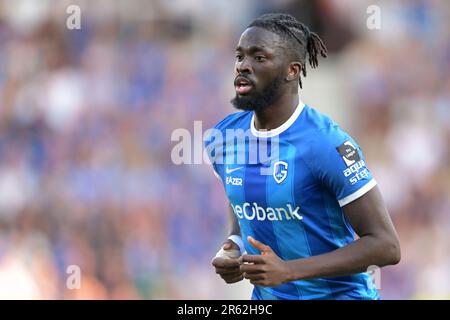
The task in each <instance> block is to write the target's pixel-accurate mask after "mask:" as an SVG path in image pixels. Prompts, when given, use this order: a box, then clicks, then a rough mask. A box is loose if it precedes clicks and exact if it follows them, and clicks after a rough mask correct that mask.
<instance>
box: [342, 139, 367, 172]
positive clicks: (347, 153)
mask: <svg viewBox="0 0 450 320" xmlns="http://www.w3.org/2000/svg"><path fill="white" fill-rule="evenodd" d="M336 150H337V151H338V152H339V154H340V155H341V157H342V159H343V160H344V162H345V164H346V165H347V167H350V166H351V165H352V164H354V163H355V162H358V161H360V160H361V157H360V156H359V153H358V150H357V149H356V148H355V146H354V145H353V143H351V142H350V141H345V142H344V143H343V144H341V145H340V146H339V147H337V148H336Z"/></svg>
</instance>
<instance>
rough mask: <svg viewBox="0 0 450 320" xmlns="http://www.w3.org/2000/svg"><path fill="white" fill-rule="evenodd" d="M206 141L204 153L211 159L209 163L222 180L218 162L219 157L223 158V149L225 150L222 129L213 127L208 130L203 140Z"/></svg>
mask: <svg viewBox="0 0 450 320" xmlns="http://www.w3.org/2000/svg"><path fill="white" fill-rule="evenodd" d="M203 143H204V153H205V154H206V156H207V159H208V160H209V162H210V163H209V164H210V165H211V167H212V169H213V172H214V175H215V176H216V177H217V178H218V179H220V180H222V177H221V174H220V170H219V166H218V163H220V161H218V159H219V160H220V159H221V154H220V153H221V151H222V150H223V141H222V134H221V131H220V130H218V129H217V128H212V129H209V130H208V133H207V134H206V135H205V138H204V140H203Z"/></svg>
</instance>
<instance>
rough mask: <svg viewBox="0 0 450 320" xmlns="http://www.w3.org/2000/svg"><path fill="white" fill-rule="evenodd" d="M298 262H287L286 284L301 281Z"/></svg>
mask: <svg viewBox="0 0 450 320" xmlns="http://www.w3.org/2000/svg"><path fill="white" fill-rule="evenodd" d="M296 262H297V261H294V260H288V261H285V263H286V269H287V271H286V279H287V280H286V282H291V281H296V280H301V279H302V276H301V275H300V272H299V270H298V266H297V263H296Z"/></svg>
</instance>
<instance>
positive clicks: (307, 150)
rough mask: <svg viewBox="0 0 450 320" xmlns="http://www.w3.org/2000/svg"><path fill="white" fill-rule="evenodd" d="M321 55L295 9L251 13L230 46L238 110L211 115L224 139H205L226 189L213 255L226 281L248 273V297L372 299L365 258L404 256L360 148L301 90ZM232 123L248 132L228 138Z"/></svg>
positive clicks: (378, 260) (378, 262)
mask: <svg viewBox="0 0 450 320" xmlns="http://www.w3.org/2000/svg"><path fill="white" fill-rule="evenodd" d="M318 55H321V56H323V57H326V48H325V46H324V44H323V43H322V41H321V39H320V38H319V37H318V36H317V34H315V33H312V32H310V31H309V29H308V28H307V27H306V26H305V25H303V24H302V23H300V22H298V21H297V20H296V19H295V18H294V17H292V16H290V15H286V14H267V15H263V16H261V17H259V18H257V19H256V20H255V21H254V22H253V23H251V24H250V25H249V27H248V28H247V29H246V30H245V31H244V33H243V34H242V35H241V37H240V39H239V43H238V45H237V48H236V65H235V73H236V78H235V80H234V86H235V90H236V96H235V98H233V99H232V101H231V102H232V104H233V105H234V106H235V107H236V108H237V109H240V110H243V112H238V113H234V114H231V115H229V116H228V117H226V118H225V119H224V120H222V121H221V122H220V123H219V124H217V125H216V126H215V128H214V129H215V130H216V133H217V132H219V133H221V134H223V137H225V138H223V139H219V138H218V136H217V134H216V135H211V136H210V137H209V138H208V139H206V141H205V145H206V149H207V150H208V152H209V155H210V158H211V162H212V165H213V168H214V171H215V173H216V174H217V175H218V176H219V177H220V178H221V180H222V182H223V185H224V188H225V191H226V194H227V197H228V199H229V221H230V230H229V235H230V237H229V238H228V239H227V240H226V241H225V242H224V244H223V246H222V248H221V250H220V251H219V252H218V254H217V255H216V257H215V258H214V259H213V261H212V264H213V266H214V267H215V271H216V273H217V274H219V275H220V276H221V277H222V278H223V279H224V280H225V281H226V282H227V283H234V282H238V281H241V280H243V279H244V278H245V279H248V280H250V282H251V283H252V284H253V285H254V290H253V294H252V299H379V295H378V292H377V290H376V288H374V286H373V285H372V283H371V279H370V276H369V274H368V273H367V270H368V268H370V267H374V266H376V267H382V266H386V265H392V264H397V263H398V262H399V261H400V246H399V240H398V237H397V234H396V231H395V229H394V226H393V224H392V221H391V219H390V217H389V214H388V212H387V210H386V207H385V205H384V202H383V199H382V197H381V194H380V191H379V189H378V187H377V184H376V182H375V180H374V178H373V177H372V175H371V173H370V171H369V170H368V168H367V167H366V163H365V160H364V157H363V154H362V152H361V149H360V147H359V146H358V144H357V143H356V142H355V140H353V139H352V138H351V137H350V136H349V135H348V134H347V133H346V132H345V131H343V130H342V129H341V128H340V127H339V126H338V125H337V124H336V123H334V122H333V121H332V120H331V119H330V118H328V117H327V116H325V115H323V114H321V113H319V112H318V111H316V110H315V109H313V108H311V107H309V106H307V105H305V104H304V103H303V102H301V100H300V98H299V95H298V87H299V86H300V87H301V85H302V82H301V75H303V76H306V59H308V60H309V63H310V65H311V67H313V68H315V67H317V65H318ZM233 130H234V131H236V130H238V131H239V130H240V131H241V132H249V135H248V136H247V137H246V138H245V139H244V140H241V141H240V142H237V143H236V142H235V141H236V140H238V139H237V138H236V137H233V138H232V140H230V139H229V138H228V137H229V135H227V134H229V132H233ZM252 139H253V140H257V142H256V143H254V142H253V145H256V146H259V145H260V144H262V143H263V142H264V143H266V144H267V150H268V152H267V153H268V155H269V156H268V158H265V159H263V157H262V156H261V155H260V154H259V153H258V154H257V155H256V156H255V154H254V153H255V151H254V150H255V149H253V151H252V148H251V142H250V141H251V140H252ZM275 146H276V147H277V148H276V150H275ZM211 150H214V151H211ZM240 156H243V157H241V160H242V159H244V161H240V162H239V161H237V160H236V159H237V158H239V157H240ZM251 158H253V159H254V160H255V161H254V162H253V163H252V162H251V161H250V160H251ZM355 233H356V234H357V235H358V238H356V236H355ZM235 253H237V254H235Z"/></svg>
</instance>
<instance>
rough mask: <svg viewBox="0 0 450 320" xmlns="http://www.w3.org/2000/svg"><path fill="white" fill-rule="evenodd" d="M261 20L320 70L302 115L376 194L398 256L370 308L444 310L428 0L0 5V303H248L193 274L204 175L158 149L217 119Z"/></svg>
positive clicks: (206, 267)
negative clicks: (317, 56)
mask: <svg viewBox="0 0 450 320" xmlns="http://www.w3.org/2000/svg"><path fill="white" fill-rule="evenodd" d="M71 4H76V5H79V6H80V8H81V30H68V29H67V28H66V19H67V17H68V16H69V15H68V14H67V13H66V8H67V6H68V5H71ZM371 4H375V5H378V6H379V7H380V8H381V18H382V24H381V29H380V30H368V29H367V27H366V19H367V17H368V14H367V13H366V9H367V7H368V6H369V5H371ZM269 11H286V12H289V13H291V14H293V15H295V16H296V17H297V18H298V19H300V20H301V21H303V22H305V23H306V24H308V25H309V26H310V27H311V29H312V30H315V31H317V32H318V33H319V34H320V36H321V37H322V39H324V42H325V43H326V45H327V46H328V48H329V51H330V52H331V54H330V57H329V58H328V59H326V60H321V62H320V66H319V68H318V69H316V70H310V71H308V77H307V78H306V79H305V80H304V90H303V91H302V100H304V101H305V102H306V103H307V104H309V105H311V106H313V107H315V108H317V109H319V110H321V111H323V112H325V113H327V114H329V115H331V116H332V117H333V118H334V119H335V120H336V121H338V122H339V123H340V124H341V126H342V127H343V128H344V129H346V130H347V131H348V132H349V133H350V134H352V135H353V136H354V137H355V138H356V140H357V141H358V143H359V144H360V145H361V146H362V148H363V150H364V152H365V155H366V158H367V162H368V164H369V168H371V170H372V171H373V173H374V175H375V177H376V179H377V180H378V182H379V185H380V186H381V189H382V191H383V194H384V197H385V200H386V202H387V204H388V207H389V209H390V213H391V215H392V217H393V220H394V222H395V225H396V227H397V230H398V232H399V235H400V239H401V244H402V254H403V257H402V261H401V263H400V264H399V265H397V266H395V267H387V268H385V269H383V271H382V278H381V280H382V282H381V294H382V296H383V298H384V299H449V298H450V72H449V71H450V42H449V39H450V34H449V33H450V25H449V24H450V23H449V21H450V15H449V13H450V3H449V2H448V1H446V0H441V1H438V0H430V1H419V0H412V1H402V0H396V1H376V0H371V1H367V0H365V1H356V0H355V1H349V0H320V1H290V0H283V1H256V0H253V1H240V0H239V1H238V0H227V1H225V0H219V1H197V0H177V1H175V0H173V1H162V0H160V1H137V0H132V1H100V0H98V1H76V0H73V1H56V0H54V1H50V0H40V1H34V0H15V1H9V0H3V1H0V298H2V299H5V298H20V299H122V298H123V299H127V298H136V299H220V298H224V299H235V298H242V299H248V298H249V297H250V289H251V288H250V286H249V285H248V284H246V283H244V282H242V283H240V284H237V285H232V286H227V285H225V284H224V283H223V282H222V281H221V280H220V279H219V278H218V277H217V276H216V275H215V274H214V271H213V269H212V268H211V266H210V260H211V258H212V256H213V255H214V254H215V252H216V251H217V250H218V248H219V246H220V244H221V243H222V241H223V240H224V237H225V228H226V218H225V215H226V199H225V195H224V192H223V190H222V186H221V185H220V184H219V183H218V181H217V180H216V179H215V177H214V176H213V174H212V172H211V171H210V169H209V168H208V167H207V165H190V166H187V165H185V166H175V165H173V164H172V162H171V158H170V152H171V149H172V147H173V145H174V143H173V142H171V140H170V136H171V133H172V131H173V130H174V129H176V128H186V129H188V130H190V131H192V128H193V121H194V120H202V121H203V127H204V128H207V127H209V126H212V125H213V124H215V123H216V122H217V121H219V120H221V118H222V117H224V116H225V115H226V114H228V113H230V112H233V111H234V110H233V109H232V107H231V105H230V104H229V100H230V98H231V97H232V95H233V94H234V92H233V85H232V79H233V66H234V47H235V44H236V43H237V40H238V38H239V35H240V33H241V32H242V31H243V30H244V28H245V26H246V25H247V24H248V23H250V22H251V21H252V19H254V18H255V17H257V16H258V15H259V14H262V13H266V12H269ZM69 265H78V266H80V268H81V271H82V276H81V289H79V290H69V289H67V288H66V279H67V277H68V274H67V273H66V269H67V267H68V266H69Z"/></svg>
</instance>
